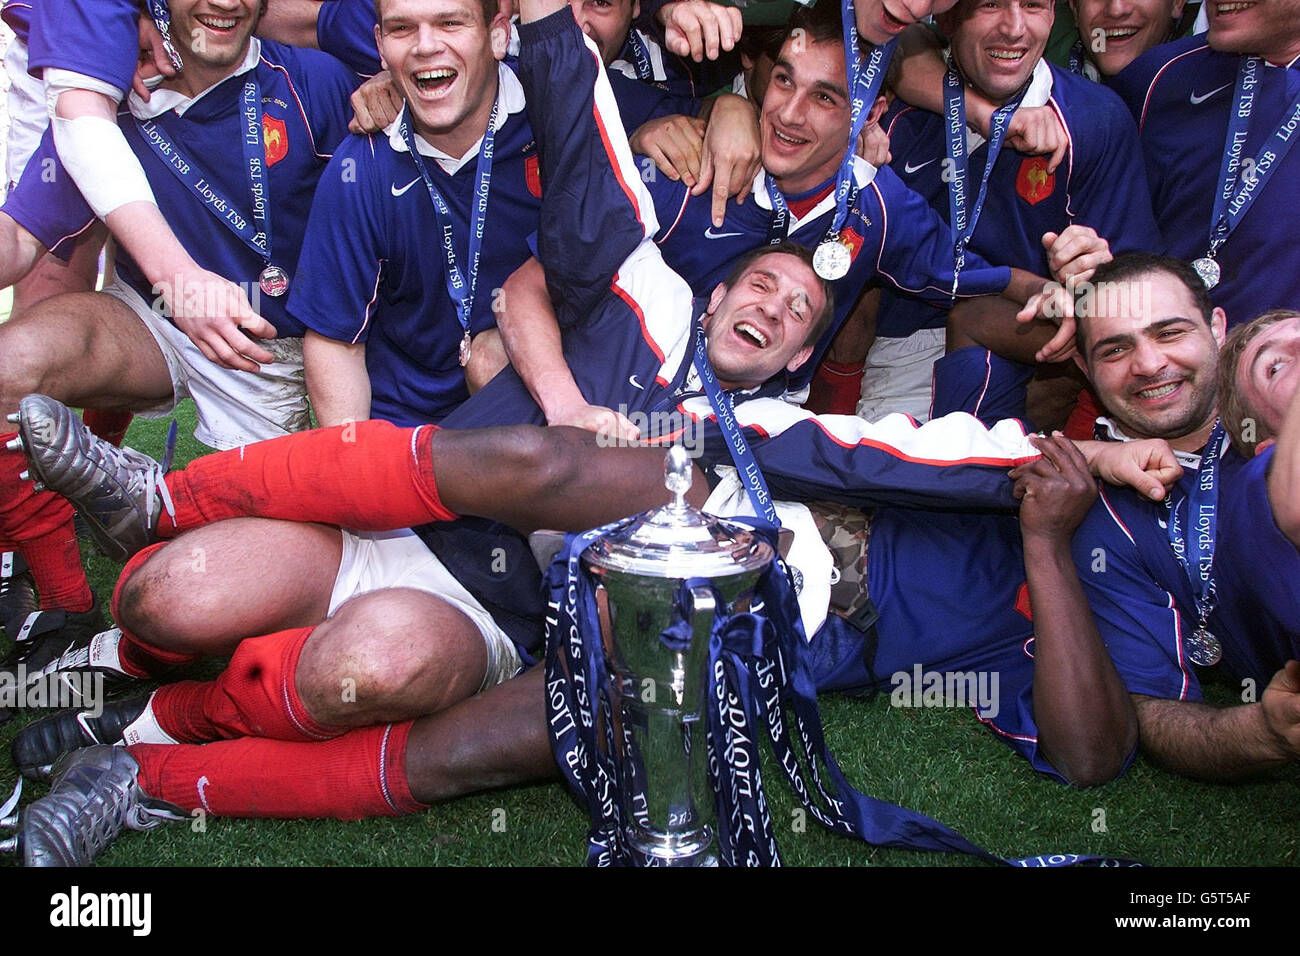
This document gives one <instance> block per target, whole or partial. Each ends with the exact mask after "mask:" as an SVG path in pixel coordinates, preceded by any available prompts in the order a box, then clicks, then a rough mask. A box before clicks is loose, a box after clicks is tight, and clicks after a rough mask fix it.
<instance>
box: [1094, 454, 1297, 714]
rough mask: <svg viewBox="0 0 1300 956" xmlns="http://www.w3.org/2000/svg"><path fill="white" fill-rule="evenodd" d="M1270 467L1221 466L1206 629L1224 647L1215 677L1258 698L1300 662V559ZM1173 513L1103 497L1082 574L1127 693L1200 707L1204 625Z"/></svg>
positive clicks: (1188, 482)
mask: <svg viewBox="0 0 1300 956" xmlns="http://www.w3.org/2000/svg"><path fill="white" fill-rule="evenodd" d="M1271 459H1272V455H1271V453H1270V452H1267V451H1266V452H1264V453H1263V454H1261V455H1259V456H1257V457H1256V458H1254V459H1253V460H1251V461H1245V460H1244V459H1242V458H1241V457H1239V456H1238V455H1237V453H1236V452H1234V451H1232V450H1228V451H1227V452H1226V453H1225V454H1224V456H1223V458H1222V460H1221V467H1220V474H1219V515H1218V533H1217V535H1216V539H1217V540H1216V547H1215V555H1214V577H1215V582H1216V585H1217V592H1218V603H1217V606H1216V608H1215V609H1214V611H1212V612H1211V614H1210V617H1209V621H1208V626H1209V629H1210V631H1211V632H1212V633H1213V634H1214V635H1215V636H1216V637H1218V639H1219V640H1220V642H1221V643H1222V644H1223V660H1222V661H1221V662H1220V663H1219V664H1218V665H1216V666H1217V667H1219V668H1222V670H1223V673H1225V674H1226V675H1227V676H1228V677H1229V678H1231V679H1233V680H1241V679H1243V678H1247V677H1249V678H1252V679H1254V680H1255V681H1256V685H1257V693H1259V692H1261V691H1262V690H1263V688H1264V686H1265V685H1266V684H1267V683H1268V681H1269V680H1270V679H1271V678H1272V676H1273V674H1274V672H1275V671H1277V669H1278V668H1280V667H1281V666H1282V665H1283V664H1284V663H1285V662H1286V661H1287V660H1288V659H1290V658H1294V657H1296V656H1297V655H1300V641H1298V640H1297V635H1300V587H1297V585H1298V583H1300V555H1298V554H1297V551H1296V548H1295V545H1293V544H1291V542H1290V541H1289V540H1287V539H1286V538H1285V537H1284V536H1283V535H1282V533H1281V532H1280V531H1279V530H1278V528H1277V526H1276V524H1275V523H1274V521H1273V511H1272V508H1271V507H1270V506H1269V504H1268V500H1267V491H1266V488H1265V480H1266V476H1267V471H1268V464H1269V462H1270V461H1271ZM1195 482H1196V474H1195V472H1194V471H1193V470H1191V469H1189V470H1187V471H1186V472H1185V473H1184V475H1183V478H1182V479H1181V480H1180V481H1179V485H1178V489H1179V491H1180V492H1181V493H1182V494H1183V495H1186V494H1187V492H1189V491H1190V490H1191V488H1192V487H1193V486H1194V484H1195ZM1168 513H1169V512H1168V509H1167V508H1166V507H1165V505H1164V503H1163V502H1153V501H1149V500H1147V499H1145V498H1143V497H1141V496H1140V495H1137V494H1136V493H1134V492H1132V491H1131V490H1130V489H1128V488H1118V489H1116V488H1103V489H1102V494H1101V499H1100V501H1099V502H1098V503H1097V505H1095V506H1094V507H1093V509H1092V511H1091V512H1089V514H1088V517H1087V518H1085V519H1084V522H1083V524H1082V525H1081V526H1080V528H1079V530H1078V531H1077V532H1076V533H1075V536H1074V553H1075V563H1076V564H1077V566H1078V568H1079V577H1080V578H1081V579H1082V581H1083V585H1084V591H1085V593H1086V595H1087V597H1088V602H1089V603H1090V604H1091V605H1092V609H1093V616H1094V617H1095V618H1096V620H1097V627H1098V629H1099V630H1100V631H1101V635H1102V637H1103V638H1104V639H1105V641H1106V645H1107V647H1108V648H1109V650H1110V652H1111V656H1112V657H1114V658H1115V660H1116V666H1118V667H1120V669H1121V670H1120V672H1121V674H1124V675H1125V683H1126V684H1127V685H1128V688H1129V690H1131V691H1132V692H1133V693H1136V694H1147V695H1149V696H1152V697H1166V698H1173V699H1177V700H1199V699H1200V696H1201V690H1200V683H1199V681H1198V677H1197V669H1196V667H1195V665H1193V664H1192V662H1191V660H1190V659H1189V658H1188V656H1187V648H1186V646H1185V642H1186V640H1187V639H1188V638H1189V637H1190V635H1191V634H1192V632H1193V631H1194V630H1195V629H1196V626H1197V612H1196V600H1195V595H1194V594H1193V592H1192V586H1191V583H1190V582H1189V581H1188V578H1187V575H1186V573H1185V572H1184V571H1183V569H1182V567H1181V566H1180V565H1179V563H1178V561H1177V559H1176V558H1175V557H1174V552H1173V549H1172V547H1171V545H1170V543H1169V532H1168V528H1167V519H1168ZM1103 559H1104V560H1103ZM1122 662H1123V663H1122Z"/></svg>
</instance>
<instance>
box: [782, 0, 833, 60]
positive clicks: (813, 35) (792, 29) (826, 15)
mask: <svg viewBox="0 0 1300 956" xmlns="http://www.w3.org/2000/svg"><path fill="white" fill-rule="evenodd" d="M800 34H803V35H805V36H806V38H807V39H806V41H805V42H811V43H825V42H827V41H829V40H834V41H835V42H836V43H843V42H844V40H843V37H844V20H843V14H842V13H841V12H840V5H839V3H838V0H818V2H817V3H815V4H813V5H812V6H811V7H804V6H800V5H799V4H795V8H794V12H793V13H792V14H790V19H789V20H788V21H786V25H785V31H784V32H783V33H782V34H781V42H780V43H779V44H777V54H778V55H779V54H780V51H781V47H783V46H785V44H786V41H787V40H789V39H790V38H791V37H794V36H798V35H800ZM773 59H776V56H773Z"/></svg>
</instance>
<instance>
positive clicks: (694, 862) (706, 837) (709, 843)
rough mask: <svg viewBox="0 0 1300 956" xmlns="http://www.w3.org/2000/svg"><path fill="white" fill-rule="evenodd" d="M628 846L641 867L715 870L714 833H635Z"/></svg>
mask: <svg viewBox="0 0 1300 956" xmlns="http://www.w3.org/2000/svg"><path fill="white" fill-rule="evenodd" d="M628 836H629V839H628V843H629V844H630V845H631V847H632V849H633V850H634V851H635V853H636V854H637V856H638V857H639V858H640V860H641V865H642V866H717V865H718V857H717V854H715V853H714V852H713V829H712V828H711V827H700V828H699V829H698V830H688V831H686V832H685V833H672V834H669V833H653V832H647V831H645V830H640V829H637V830H634V831H633V832H632V833H630V834H629V835H628Z"/></svg>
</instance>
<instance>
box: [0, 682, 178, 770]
mask: <svg viewBox="0 0 1300 956" xmlns="http://www.w3.org/2000/svg"><path fill="white" fill-rule="evenodd" d="M152 696H153V695H152V694H141V695H139V696H136V697H127V698H125V699H123V700H114V701H109V702H107V703H105V704H102V705H101V707H100V708H95V709H91V710H78V709H77V708H75V707H69V708H67V709H65V710H61V711H59V712H58V713H56V714H50V715H49V716H47V717H42V718H41V719H40V720H36V721H33V722H32V723H30V724H28V725H27V726H26V727H24V728H23V729H22V730H20V731H19V732H18V736H17V737H15V738H14V742H13V748H12V754H13V759H14V766H15V767H17V768H18V772H19V773H21V774H22V775H23V776H24V777H30V778H31V779H33V780H48V779H49V777H50V771H51V769H52V768H53V766H54V763H55V762H56V761H57V760H58V759H59V758H60V757H62V756H63V755H64V754H66V753H70V752H71V751H73V750H79V749H81V748H82V747H92V746H94V745H95V744H109V745H114V746H121V745H123V744H126V743H139V742H140V741H139V739H138V736H139V735H138V734H136V733H133V732H132V731H131V725H132V724H134V723H136V722H137V721H139V720H140V717H141V715H143V714H144V712H145V710H146V709H148V707H149V701H150V699H152ZM97 710H98V711H99V713H98V715H97V714H96V711H97ZM151 716H152V715H151ZM128 737H130V738H131V739H130V740H128V739H126V738H128Z"/></svg>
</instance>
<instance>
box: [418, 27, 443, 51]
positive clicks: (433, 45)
mask: <svg viewBox="0 0 1300 956" xmlns="http://www.w3.org/2000/svg"><path fill="white" fill-rule="evenodd" d="M442 43H443V39H442V33H441V32H440V31H439V30H438V28H437V27H436V26H434V25H433V24H432V23H421V24H420V25H419V27H418V28H417V30H416V35H415V52H416V53H418V54H421V55H423V56H429V55H432V54H434V53H437V52H438V51H439V50H440V49H442Z"/></svg>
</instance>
